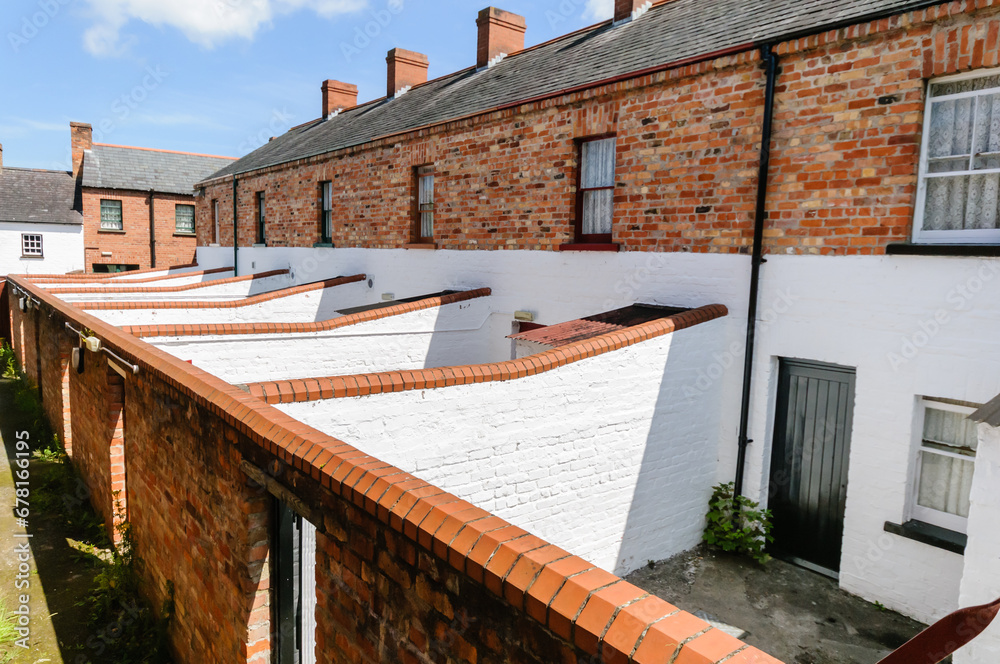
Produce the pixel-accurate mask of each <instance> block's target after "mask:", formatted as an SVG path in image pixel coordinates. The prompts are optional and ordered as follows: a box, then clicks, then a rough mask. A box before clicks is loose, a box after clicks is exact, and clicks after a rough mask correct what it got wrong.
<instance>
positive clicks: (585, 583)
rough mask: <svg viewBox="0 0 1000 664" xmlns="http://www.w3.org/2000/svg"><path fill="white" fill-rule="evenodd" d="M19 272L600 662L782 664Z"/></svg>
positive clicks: (50, 300)
mask: <svg viewBox="0 0 1000 664" xmlns="http://www.w3.org/2000/svg"><path fill="white" fill-rule="evenodd" d="M10 282H11V283H12V284H13V285H14V286H16V287H17V288H19V289H22V290H25V291H28V292H30V293H31V294H32V296H33V297H35V298H36V299H38V300H39V301H41V302H42V307H43V308H44V309H46V310H47V311H46V314H47V315H52V314H53V313H58V314H60V315H61V316H62V317H63V318H66V319H67V320H68V321H69V322H71V323H72V324H74V325H76V326H79V327H81V328H84V327H85V328H89V329H91V330H93V332H94V333H95V334H96V335H97V336H98V337H99V338H100V339H101V340H102V341H103V343H104V344H105V346H106V347H108V348H109V349H111V350H113V351H114V352H115V353H117V354H119V355H121V356H122V357H124V358H125V359H127V360H128V361H130V362H134V363H135V364H137V365H139V367H140V370H141V371H143V372H149V373H150V374H152V375H153V376H155V378H156V379H158V380H160V381H162V382H164V383H166V384H168V385H171V386H173V388H174V389H176V390H177V391H179V392H180V393H181V394H184V395H187V396H188V397H189V398H191V399H192V400H194V401H195V402H196V403H198V404H200V405H201V406H203V407H204V408H206V409H208V410H209V411H210V412H212V413H213V414H214V415H215V416H216V417H219V418H220V419H222V420H223V421H225V422H226V423H227V424H229V425H230V426H233V427H235V428H236V429H237V430H239V431H240V432H241V433H242V434H243V435H245V436H246V437H247V438H248V439H249V440H250V441H252V442H253V443H255V444H257V445H259V446H260V447H261V448H262V449H263V450H265V451H266V452H267V453H269V454H272V455H274V456H275V457H277V458H279V459H281V460H282V461H284V462H285V463H288V464H289V465H291V466H292V467H294V468H295V469H297V470H299V471H301V472H303V473H305V474H308V475H309V476H310V477H312V479H313V480H315V481H317V482H319V483H320V484H321V485H322V486H323V487H324V488H325V489H326V490H329V491H331V492H333V493H334V494H337V495H339V496H341V497H342V498H343V499H344V500H348V501H350V502H352V503H353V504H355V505H356V506H358V508H359V509H363V510H365V511H366V512H367V513H369V514H371V515H372V516H374V517H375V518H378V519H379V520H380V521H382V522H383V523H385V524H386V525H387V526H388V527H389V528H392V529H393V530H395V531H397V532H399V533H402V535H403V536H404V537H406V538H408V539H410V540H411V541H414V542H416V543H417V544H418V545H420V546H422V547H423V548H424V549H426V550H427V551H429V552H431V553H432V554H433V555H435V556H437V557H438V558H439V559H441V560H446V561H447V562H448V563H449V564H450V565H452V566H453V567H454V568H455V569H456V570H458V571H459V572H461V573H463V574H465V575H466V576H467V577H468V578H470V579H471V580H473V581H474V582H477V583H480V584H482V585H483V586H485V588H486V589H487V590H488V591H489V592H491V593H493V594H494V595H496V596H498V597H501V598H503V599H504V600H505V601H506V602H507V604H509V605H510V606H511V607H513V608H514V609H515V610H517V611H522V612H524V613H525V614H527V615H528V616H530V617H531V618H532V619H534V620H536V621H538V622H539V623H541V624H543V625H545V626H547V627H548V628H549V629H550V630H551V631H552V632H553V633H555V634H557V635H558V636H560V637H561V638H563V639H565V640H567V641H568V642H570V643H573V644H575V645H577V646H578V647H579V648H581V649H582V650H584V651H586V652H588V653H591V654H593V655H597V656H599V657H600V660H599V661H603V662H607V663H608V664H619V663H621V664H625V663H626V662H630V663H632V664H662V663H665V662H676V664H682V663H683V664H723V663H724V664H780V662H779V661H778V660H776V659H774V658H773V657H770V656H769V655H766V654H764V653H763V652H761V651H759V650H757V649H756V648H753V647H751V646H748V645H746V644H744V643H742V642H740V641H738V640H737V639H734V638H733V637H731V636H729V635H728V634H726V633H724V632H722V631H720V630H718V629H715V628H713V627H711V626H710V625H709V624H708V623H706V622H704V621H702V620H700V619H698V618H696V617H695V616H693V615H691V614H689V613H686V612H684V611H681V610H679V609H678V608H677V607H675V606H673V605H671V604H668V603H667V602H665V601H663V600H661V599H659V598H657V597H653V596H652V595H649V594H648V593H646V592H644V591H642V590H641V589H639V588H637V587H635V586H633V585H632V584H630V583H628V582H626V581H623V580H622V579H620V578H618V577H617V576H615V575H614V574H611V573H609V572H606V571H604V570H601V569H598V568H596V567H594V566H593V565H591V564H590V563H588V562H587V561H586V560H583V559H582V558H579V557H578V556H574V555H572V554H570V553H569V552H567V551H564V550H562V549H560V548H558V547H556V546H553V545H551V544H549V543H547V542H545V541H544V540H542V539H540V538H538V537H535V536H533V535H531V534H529V533H528V532H527V531H525V530H522V529H521V528H518V527H516V526H513V525H510V524H509V523H507V522H506V521H504V520H503V519H501V518H499V517H496V516H493V515H491V514H490V513H489V512H486V511H485V510H482V509H480V508H478V507H476V506H474V505H472V504H470V503H468V502H466V501H464V500H460V499H459V498H457V497H455V496H453V495H451V494H449V493H446V492H444V491H442V490H441V489H439V488H437V487H434V486H433V485H430V484H428V483H427V482H424V481H423V480H420V479H418V478H416V477H414V476H413V475H411V474H409V473H406V472H404V471H401V470H399V469H398V468H394V467H392V466H389V465H387V464H386V463H385V462H383V461H379V460H378V459H376V458H374V457H371V456H368V455H367V454H365V453H364V452H362V451H360V450H358V449H356V448H354V447H352V446H350V445H348V444H346V443H344V442H342V441H340V440H337V439H336V438H333V437H331V436H328V435H326V434H324V433H322V432H321V431H317V430H316V429H313V428H312V427H310V426H308V425H306V424H303V423H302V422H299V421H298V420H295V419H294V418H292V417H290V416H288V415H286V414H285V413H282V412H281V411H279V410H278V409H276V408H274V407H273V406H270V405H267V404H265V403H263V402H262V401H261V400H260V399H258V398H256V397H254V396H251V395H250V394H247V393H246V392H244V391H243V390H241V389H240V388H238V387H236V386H234V385H230V384H229V383H226V382H225V381H223V380H221V379H220V378H218V377H216V376H214V375H212V374H210V373H208V372H206V371H204V370H202V369H199V368H198V367H195V366H193V365H190V364H188V363H187V362H182V361H181V360H180V359H178V358H176V357H174V356H172V355H170V354H168V353H166V352H164V351H161V350H159V349H157V348H155V347H152V346H150V345H149V344H147V343H145V342H143V341H142V340H140V339H137V338H136V337H134V336H131V335H129V334H127V333H126V332H124V331H123V330H120V329H118V328H116V327H114V326H112V325H109V324H108V323H105V322H104V321H102V320H100V319H98V318H96V317H94V316H92V315H90V314H87V313H85V312H83V311H81V310H80V309H77V308H76V307H74V306H73V305H72V304H71V303H68V302H64V301H62V300H60V299H59V298H57V297H55V296H54V295H52V294H51V293H48V292H46V291H45V290H44V289H42V288H40V287H37V286H34V285H33V284H31V282H30V281H27V280H25V279H22V278H20V277H13V278H11V279H10ZM442 299H443V298H442ZM415 304H419V303H415ZM401 306H403V305H401ZM35 315H38V314H35ZM622 334H624V335H626V339H629V340H630V341H636V340H638V339H639V337H640V336H641V335H640V333H639V332H636V331H631V330H626V331H625V332H623V333H622ZM629 335H631V336H629ZM593 343H594V341H593V340H591V341H588V342H585V344H584V345H593ZM592 350H595V351H596V349H592Z"/></svg>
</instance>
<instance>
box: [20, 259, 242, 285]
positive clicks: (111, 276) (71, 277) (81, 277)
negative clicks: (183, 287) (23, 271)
mask: <svg viewBox="0 0 1000 664" xmlns="http://www.w3.org/2000/svg"><path fill="white" fill-rule="evenodd" d="M189 267H198V264H197V263H188V264H187V265H171V266H170V267H147V268H144V269H142V270H129V271H128V272H109V273H107V274H94V273H90V274H88V273H83V274H27V275H24V276H25V277H26V278H28V279H31V280H32V281H113V280H115V279H117V278H118V277H123V276H125V275H127V274H149V273H151V272H169V271H170V270H186V269H187V268H189ZM229 269H230V270H232V269H233V268H229ZM189 274H194V273H193V272H192V273H189Z"/></svg>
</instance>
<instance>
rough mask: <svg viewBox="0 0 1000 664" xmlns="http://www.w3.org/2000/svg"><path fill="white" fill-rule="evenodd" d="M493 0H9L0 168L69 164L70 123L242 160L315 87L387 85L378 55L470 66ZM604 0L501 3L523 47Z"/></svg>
mask: <svg viewBox="0 0 1000 664" xmlns="http://www.w3.org/2000/svg"><path fill="white" fill-rule="evenodd" d="M488 5H489V2H488V0H482V1H481V2H480V1H470V0H444V1H442V0H4V1H3V3H2V6H0V39H2V41H0V143H2V144H3V160H4V164H5V165H7V166H23V167H31V168H55V169H68V168H69V122H70V121H79V122H89V123H91V124H92V125H94V134H95V140H96V141H98V142H102V143H112V144H119V145H138V146H143V147H153V148H162V149H168V150H184V151H190V152H201V153H207V154H219V155H226V156H234V157H238V156H242V155H244V154H246V153H248V152H251V151H252V150H253V149H255V148H256V147H258V146H260V145H261V144H263V143H264V142H266V141H267V139H268V138H269V137H270V136H272V135H276V134H281V133H283V132H285V131H286V130H287V129H289V128H291V127H292V126H295V125H297V124H300V123H302V122H306V121H308V120H311V119H313V118H315V117H317V116H318V115H319V114H320V87H319V86H320V83H321V82H322V81H323V80H324V79H327V78H332V79H337V80H341V81H346V82H348V83H355V84H356V85H357V86H358V88H359V99H360V100H361V101H367V100H369V99H375V98H378V97H380V96H383V95H384V94H385V54H386V52H387V51H388V50H389V49H391V48H393V47H397V46H399V47H402V48H407V49H410V50H414V51H419V52H421V53H426V54H427V55H428V56H429V58H430V76H431V78H435V77H438V76H441V75H444V74H447V73H450V72H453V71H456V70H458V69H462V68H464V67H467V66H470V65H472V64H474V63H475V53H476V25H475V19H476V15H477V14H478V12H479V10H480V9H483V8H484V7H486V6H488ZM612 5H613V0H540V1H537V2H533V1H529V0H502V1H501V2H497V3H496V6H499V7H501V8H502V9H507V10H509V11H512V12H515V13H517V14H521V15H522V16H525V17H526V19H527V23H528V32H527V35H526V43H527V44H528V45H532V44H537V43H539V42H543V41H546V40H548V39H551V38H553V37H556V36H558V35H561V34H565V33H567V32H570V31H572V30H575V29H577V28H580V27H583V26H586V25H590V24H592V23H595V22H596V21H598V20H603V19H605V18H609V17H610V15H611V12H612Z"/></svg>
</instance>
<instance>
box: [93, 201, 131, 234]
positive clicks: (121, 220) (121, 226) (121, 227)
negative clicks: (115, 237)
mask: <svg viewBox="0 0 1000 664" xmlns="http://www.w3.org/2000/svg"><path fill="white" fill-rule="evenodd" d="M107 203H117V204H118V206H117V207H118V227H117V228H108V227H105V226H104V207H105V204H107ZM108 207H111V206H108ZM98 230H102V231H110V232H112V233H115V232H118V233H124V232H125V206H124V205H122V201H121V199H118V198H102V199H101V219H100V224H99V227H98Z"/></svg>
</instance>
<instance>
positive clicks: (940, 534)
mask: <svg viewBox="0 0 1000 664" xmlns="http://www.w3.org/2000/svg"><path fill="white" fill-rule="evenodd" d="M885 532H887V533H892V534H893V535H899V536H900V537H905V538H907V539H911V540H913V541H915V542H921V543H922V544H927V545H929V546H934V547H937V548H939V549H944V550H945V551H951V552H952V553H957V554H958V555H960V556H962V555H965V544H966V542H968V539H969V538H968V537H967V536H966V535H963V534H962V533H956V532H955V531H954V530H948V529H947V528H941V527H940V526H933V525H931V524H929V523H924V522H923V521H915V520H913V519H911V520H910V521H907V522H906V523H904V524H903V525H899V524H898V523H892V522H891V521H886V522H885Z"/></svg>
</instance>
